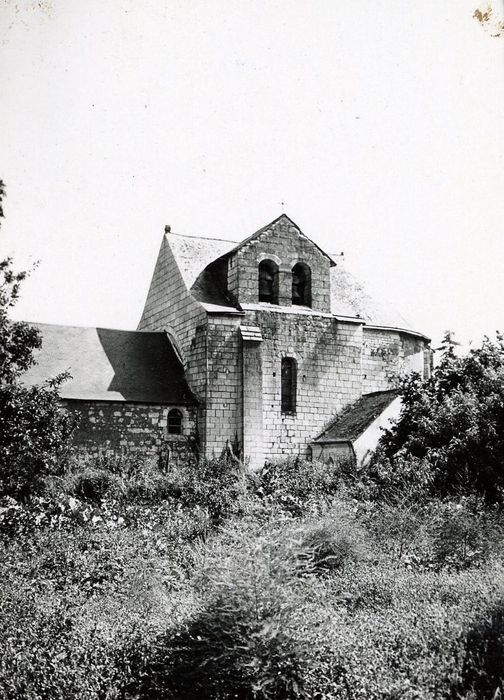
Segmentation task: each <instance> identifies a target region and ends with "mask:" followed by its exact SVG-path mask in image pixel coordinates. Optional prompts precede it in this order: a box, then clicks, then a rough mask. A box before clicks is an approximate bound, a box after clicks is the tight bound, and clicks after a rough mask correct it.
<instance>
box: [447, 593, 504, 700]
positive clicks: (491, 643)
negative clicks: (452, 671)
mask: <svg viewBox="0 0 504 700" xmlns="http://www.w3.org/2000/svg"><path fill="white" fill-rule="evenodd" d="M503 693H504V604H503V603H499V604H498V605H496V606H495V607H494V608H493V609H492V610H490V611H488V612H487V613H486V615H484V616H483V617H482V618H481V619H480V620H479V621H478V622H477V623H476V624H475V625H474V626H473V627H472V629H470V630H469V632H468V634H467V636H466V639H465V656H464V661H463V665H462V673H461V680H460V681H459V682H458V683H456V684H455V685H454V688H453V689H452V697H453V698H492V699H493V698H501V697H502V696H503Z"/></svg>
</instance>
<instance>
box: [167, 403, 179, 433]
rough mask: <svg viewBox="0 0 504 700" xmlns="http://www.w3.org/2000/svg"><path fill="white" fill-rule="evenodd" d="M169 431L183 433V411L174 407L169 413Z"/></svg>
mask: <svg viewBox="0 0 504 700" xmlns="http://www.w3.org/2000/svg"><path fill="white" fill-rule="evenodd" d="M168 432H169V433H170V435H181V433H182V411H179V410H178V408H172V409H171V411H170V412H169V413H168Z"/></svg>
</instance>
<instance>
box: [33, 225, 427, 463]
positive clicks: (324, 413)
mask: <svg viewBox="0 0 504 700" xmlns="http://www.w3.org/2000/svg"><path fill="white" fill-rule="evenodd" d="M40 330H41V332H42V336H43V346H42V350H41V351H40V356H39V358H38V365H37V366H36V367H35V368H33V369H32V370H30V373H29V375H28V377H27V381H29V382H36V381H40V379H41V378H43V377H47V376H51V375H54V374H56V373H57V372H58V371H63V370H69V371H70V373H71V374H72V379H71V380H70V381H69V382H67V383H66V384H65V385H63V389H62V400H63V402H64V403H65V405H66V406H67V408H68V409H69V410H71V411H74V412H77V413H78V414H79V417H80V424H79V428H78V430H77V432H76V434H75V437H74V439H75V442H76V444H77V445H78V446H80V447H81V448H82V449H85V450H87V451H89V452H97V451H109V452H110V451H112V452H132V451H133V452H134V451H137V452H138V451H140V452H142V453H154V452H159V451H163V450H165V451H167V452H168V454H169V455H170V458H171V459H175V460H183V459H185V458H187V456H188V454H195V455H199V456H207V457H210V456H212V455H216V454H220V453H221V452H222V450H223V449H224V448H225V446H226V444H230V443H231V444H233V445H234V446H235V449H239V451H240V455H241V457H242V458H243V459H244V460H245V461H246V462H247V463H248V464H249V466H250V467H251V468H259V467H260V466H262V464H264V461H265V459H269V460H271V459H278V458H281V457H284V456H287V455H298V454H299V455H302V456H304V457H310V456H313V457H315V458H321V459H333V458H338V457H340V456H350V457H351V456H352V455H353V456H354V457H355V454H356V453H355V449H354V445H355V444H357V442H358V440H359V438H360V436H361V435H362V434H363V433H364V432H365V431H366V430H367V429H368V428H369V426H371V425H372V424H376V422H377V421H379V419H380V416H381V415H382V414H383V413H384V412H386V411H387V410H389V407H390V406H391V404H392V403H393V402H394V400H395V398H396V396H395V393H394V391H393V386H394V381H395V379H396V378H397V376H398V375H400V374H402V373H404V372H408V371H413V370H414V371H417V372H420V373H421V374H422V375H423V376H428V373H429V371H430V358H431V353H430V347H429V339H428V338H426V337H425V336H424V335H423V334H421V333H419V332H417V331H414V330H412V329H411V328H409V326H408V324H407V322H406V321H404V319H402V318H401V317H400V316H399V315H398V314H397V313H396V312H395V311H394V310H393V309H391V308H390V307H388V306H387V305H383V304H379V303H378V302H376V301H375V300H373V299H371V298H370V297H369V296H368V295H367V294H366V292H365V291H364V289H363V288H362V287H361V286H360V285H359V284H358V283H357V282H356V281H355V280H354V279H353V278H352V277H351V275H350V274H349V273H348V272H347V271H346V269H345V266H344V263H343V261H342V259H341V256H337V257H334V256H331V255H329V254H328V253H326V252H324V251H323V250H321V249H320V248H319V247H318V246H317V245H316V244H315V243H313V242H312V241H311V240H310V239H309V238H308V237H307V236H306V235H305V234H304V233H303V232H302V231H301V230H300V229H299V227H298V226H297V225H296V224H295V223H294V222H293V221H292V220H291V219H290V218H289V217H288V216H286V215H285V214H283V215H282V216H280V217H279V218H278V219H276V220H275V221H273V222H272V223H271V224H268V225H267V226H265V227H264V228H262V229H260V230H259V231H257V232H256V233H254V234H253V235H252V236H250V237H249V238H247V239H245V240H243V241H242V242H240V243H238V244H236V243H233V242H230V241H224V240H219V239H211V238H203V237H191V236H181V235H178V234H175V233H171V232H169V230H167V232H166V233H165V235H164V236H163V240H162V243H161V248H160V251H159V255H158V259H157V262H156V265H155V269H154V274H153V278H152V282H151V285H150V288H149V291H148V294H147V300H146V303H145V307H144V310H143V313H142V317H141V319H140V323H139V325H138V329H137V331H114V330H110V329H79V328H70V329H69V328H68V327H63V326H40Z"/></svg>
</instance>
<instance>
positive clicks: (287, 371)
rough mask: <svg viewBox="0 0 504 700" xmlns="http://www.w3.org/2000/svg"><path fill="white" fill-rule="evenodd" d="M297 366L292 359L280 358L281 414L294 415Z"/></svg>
mask: <svg viewBox="0 0 504 700" xmlns="http://www.w3.org/2000/svg"><path fill="white" fill-rule="evenodd" d="M296 393H297V365H296V360H295V359H294V358H293V357H283V358H282V413H296Z"/></svg>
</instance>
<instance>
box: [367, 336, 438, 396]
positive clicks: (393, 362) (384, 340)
mask: <svg viewBox="0 0 504 700" xmlns="http://www.w3.org/2000/svg"><path fill="white" fill-rule="evenodd" d="M426 352H428V343H427V341H426V340H423V339H422V338H420V337H417V336H413V335H408V334H406V333H400V332H398V331H392V330H384V329H374V328H366V326H364V333H363V344H362V393H363V394H369V393H371V392H373V391H383V390H385V389H390V388H391V387H392V386H393V385H394V382H395V380H396V379H397V377H398V375H400V374H403V373H405V372H411V371H417V372H419V373H420V374H424V376H425V372H426V369H425V353H426Z"/></svg>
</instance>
